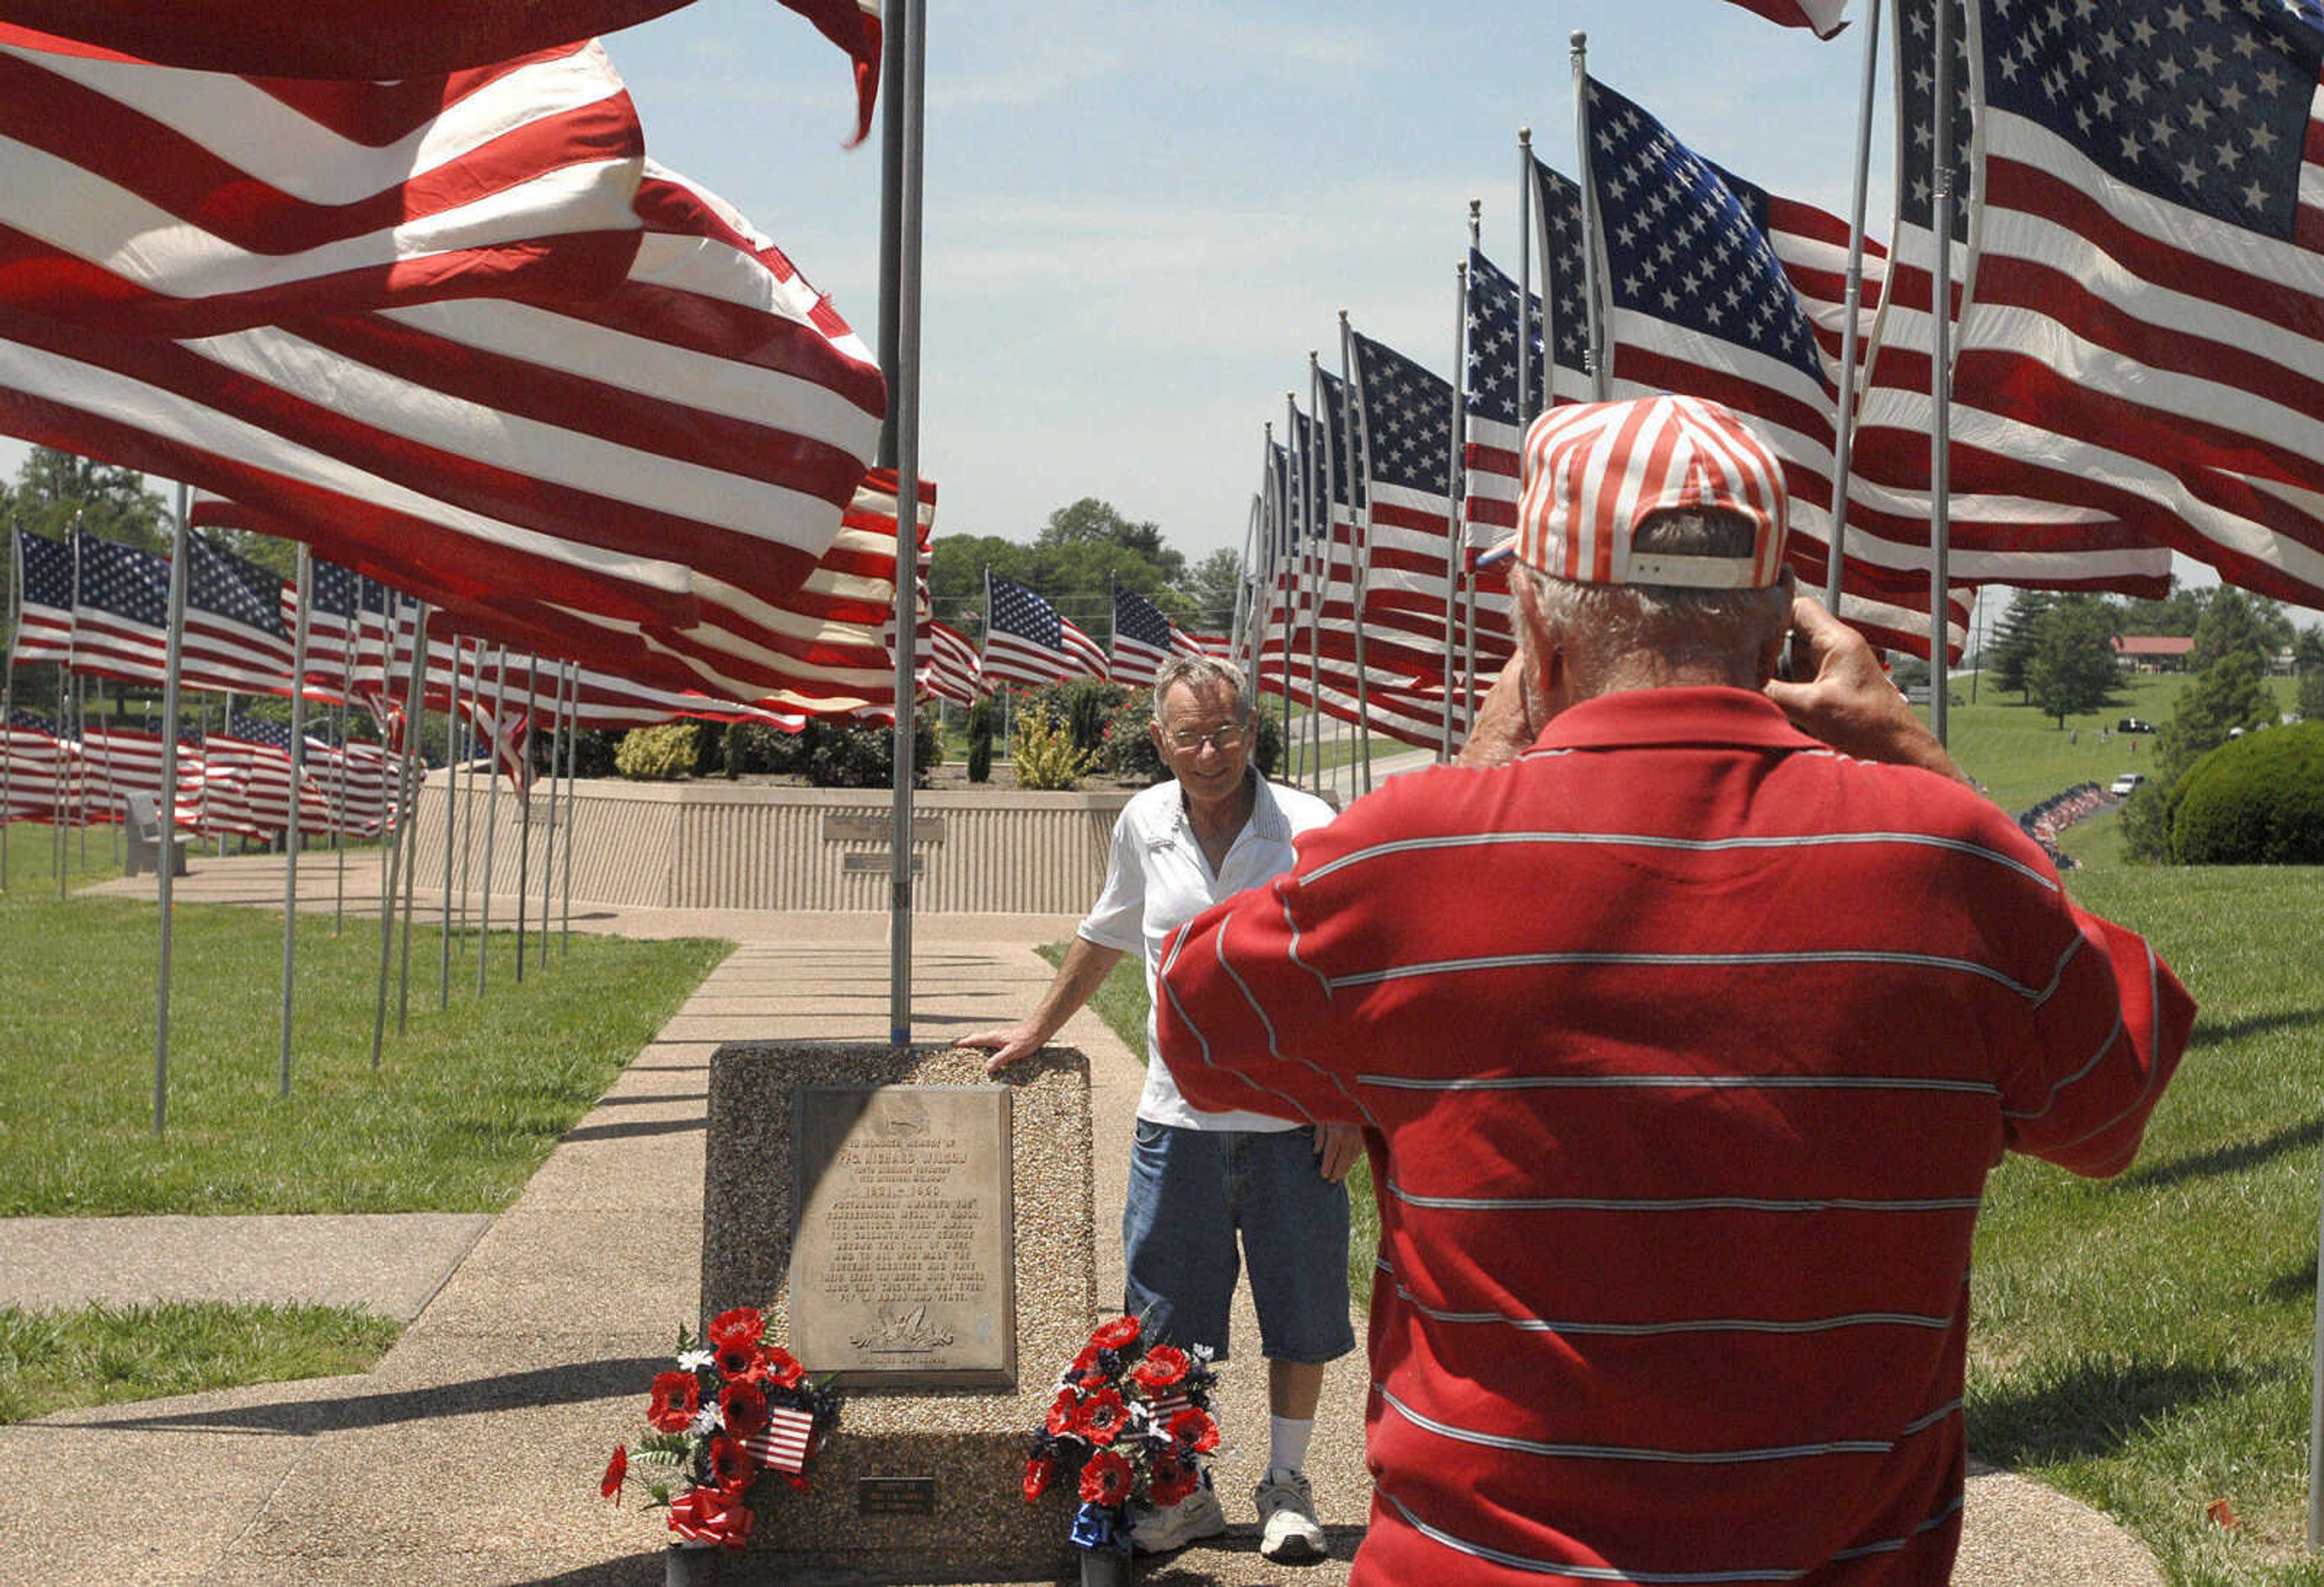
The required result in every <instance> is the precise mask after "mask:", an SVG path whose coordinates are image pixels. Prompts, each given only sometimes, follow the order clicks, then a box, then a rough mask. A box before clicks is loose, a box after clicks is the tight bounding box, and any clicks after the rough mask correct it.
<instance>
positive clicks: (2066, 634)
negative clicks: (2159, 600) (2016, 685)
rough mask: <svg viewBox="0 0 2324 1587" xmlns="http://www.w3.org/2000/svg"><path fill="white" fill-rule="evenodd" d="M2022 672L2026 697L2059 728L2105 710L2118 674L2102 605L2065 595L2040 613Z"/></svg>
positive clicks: (2110, 625)
mask: <svg viewBox="0 0 2324 1587" xmlns="http://www.w3.org/2000/svg"><path fill="white" fill-rule="evenodd" d="M2025 671H2026V677H2025V682H2026V693H2027V696H2028V698H2030V699H2031V700H2032V701H2033V703H2034V704H2036V705H2038V706H2040V707H2041V708H2042V711H2043V714H2044V715H2047V716H2053V717H2055V718H2057V719H2058V725H2059V726H2060V727H2061V728H2062V727H2064V726H2065V725H2066V719H2067V718H2068V717H2069V716H2074V715H2079V714H2080V713H2081V712H2083V711H2097V710H2098V709H2099V708H2100V707H2102V706H2103V705H2105V704H2106V702H2107V700H2108V699H2110V698H2111V697H2112V696H2113V693H2114V688H2115V684H2116V682H2118V681H2119V678H2120V675H2121V674H2120V673H2119V672H2118V670H2117V669H2116V665H2115V659H2114V616H2113V613H2112V612H2110V611H2109V610H2107V604H2106V603H2105V602H2104V601H2093V600H2090V599H2089V598H2088V597H2085V596H2069V597H2067V598H2066V599H2065V600H2063V601H2059V602H2058V603H2057V604H2056V605H2055V606H2052V608H2051V609H2050V610H2048V611H2046V612H2043V614H2042V617H2041V619H2040V620H2039V621H2038V622H2036V623H2035V624H2034V625H2033V657H2032V659H2031V661H2030V662H2029V663H2028V664H2027V666H2026V669H2025Z"/></svg>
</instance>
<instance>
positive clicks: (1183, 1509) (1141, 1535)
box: [1130, 1488, 1227, 1554]
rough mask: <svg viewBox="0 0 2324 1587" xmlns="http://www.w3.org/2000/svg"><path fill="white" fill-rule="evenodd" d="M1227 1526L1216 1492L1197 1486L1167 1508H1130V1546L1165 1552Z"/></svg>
mask: <svg viewBox="0 0 2324 1587" xmlns="http://www.w3.org/2000/svg"><path fill="white" fill-rule="evenodd" d="M1226 1529H1227V1512H1226V1511H1225V1510H1224V1509H1221V1508H1220V1506H1219V1496H1218V1495H1217V1494H1216V1493H1213V1492H1212V1491H1211V1490H1209V1489H1208V1488H1197V1489H1195V1490H1194V1492H1192V1493H1190V1494H1188V1495H1187V1496H1186V1497H1185V1498H1184V1499H1182V1500H1179V1501H1178V1502H1177V1503H1176V1504H1174V1505H1171V1506H1169V1507H1168V1508H1167V1509H1138V1510H1136V1511H1134V1512H1132V1514H1131V1516H1130V1547H1131V1548H1133V1549H1135V1550H1136V1551H1137V1552H1138V1553H1139V1554H1167V1553H1169V1552H1170V1551H1171V1550H1172V1549H1174V1548H1184V1547H1185V1546H1186V1545H1188V1544H1189V1543H1195V1542H1199V1541H1201V1540H1202V1539H1203V1538H1205V1537H1217V1536H1218V1535H1219V1534H1220V1533H1222V1532H1223V1531H1225V1530H1226Z"/></svg>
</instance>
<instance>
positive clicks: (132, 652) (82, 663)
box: [73, 535, 170, 683]
mask: <svg viewBox="0 0 2324 1587" xmlns="http://www.w3.org/2000/svg"><path fill="white" fill-rule="evenodd" d="M73 543H74V547H75V552H76V555H78V558H79V561H80V582H79V584H78V588H77V592H76V594H77V599H76V601H75V605H74V607H73V670H74V671H75V672H82V673H98V674H104V675H105V676H107V677H115V678H126V679H128V680H129V681H131V682H132V683H152V682H154V681H156V680H158V679H160V678H161V676H162V675H163V674H164V670H165V664H166V663H167V661H168V659H169V642H170V559H169V558H168V557H166V556H162V555H158V554H156V553H154V552H151V551H141V550H139V549H138V548H137V547H136V546H124V545H122V544H120V543H119V542H118V541H115V540H100V539H98V538H97V537H96V536H94V535H76V536H75V537H73Z"/></svg>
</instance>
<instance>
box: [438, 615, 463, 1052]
mask: <svg viewBox="0 0 2324 1587" xmlns="http://www.w3.org/2000/svg"><path fill="white" fill-rule="evenodd" d="M464 643H465V641H464V640H463V639H462V638H461V636H460V635H458V634H455V635H453V636H452V681H451V683H450V689H451V694H450V698H449V702H448V704H447V707H446V709H445V711H444V887H443V893H444V897H443V901H442V903H443V909H442V916H441V918H442V922H443V923H442V924H441V925H439V926H438V928H437V931H436V938H437V940H436V1006H437V1007H438V1009H447V1008H449V1007H451V1006H452V842H453V839H454V837H455V836H456V835H457V831H458V827H459V814H458V812H457V810H455V809H454V805H455V803H457V802H456V801H455V799H454V798H453V795H454V794H455V793H457V791H458V788H459V782H460V650H461V647H462V645H463V644H464Z"/></svg>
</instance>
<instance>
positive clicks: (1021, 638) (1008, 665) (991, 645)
mask: <svg viewBox="0 0 2324 1587" xmlns="http://www.w3.org/2000/svg"><path fill="white" fill-rule="evenodd" d="M984 592H985V604H986V606H987V607H988V608H989V615H988V616H987V618H986V619H985V625H984V676H985V677H986V678H987V679H989V680H995V681H1007V682H1010V683H1033V684H1040V683H1065V681H1066V680H1068V679H1071V678H1103V677H1104V676H1105V652H1104V651H1103V650H1102V649H1100V648H1099V647H1098V645H1097V642H1096V641H1095V640H1093V639H1092V638H1090V637H1089V636H1088V635H1087V634H1084V633H1083V632H1082V631H1081V629H1080V628H1076V627H1074V624H1073V623H1072V622H1070V621H1068V620H1067V619H1065V618H1062V617H1059V616H1058V615H1057V609H1056V607H1054V606H1052V605H1050V604H1049V603H1048V602H1047V601H1044V600H1043V599H1042V598H1041V597H1040V596H1039V595H1038V594H1037V593H1036V592H1033V591H1031V590H1029V589H1028V588H1026V587H1025V586H1024V585H1022V584H1020V583H1018V582H1017V581H1016V580H1014V579H1005V578H1002V577H1001V575H1000V574H999V573H993V572H992V571H991V570H990V569H987V570H986V572H985V574H984Z"/></svg>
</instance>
